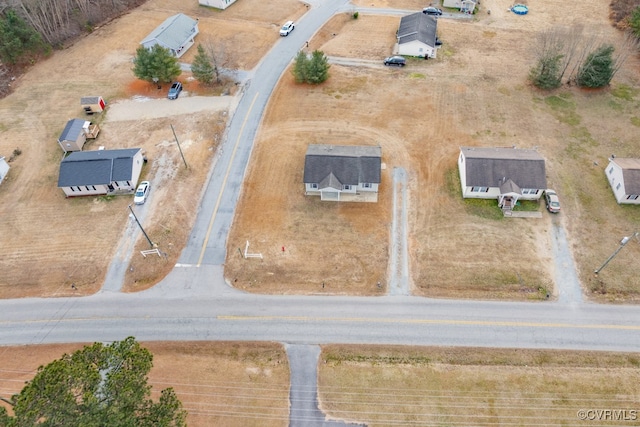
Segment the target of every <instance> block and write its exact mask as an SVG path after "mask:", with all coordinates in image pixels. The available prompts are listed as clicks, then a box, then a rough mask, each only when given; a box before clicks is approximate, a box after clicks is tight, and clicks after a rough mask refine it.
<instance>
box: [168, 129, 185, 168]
mask: <svg viewBox="0 0 640 427" xmlns="http://www.w3.org/2000/svg"><path fill="white" fill-rule="evenodd" d="M169 126H171V131H172V132H173V137H174V138H175V139H176V144H178V150H180V156H182V161H183V162H184V166H185V167H186V168H187V169H189V165H187V161H186V160H185V159H184V154H182V148H181V147H180V141H178V137H177V136H176V131H175V129H174V128H173V125H169Z"/></svg>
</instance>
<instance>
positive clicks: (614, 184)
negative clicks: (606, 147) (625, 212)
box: [604, 160, 640, 205]
mask: <svg viewBox="0 0 640 427" xmlns="http://www.w3.org/2000/svg"><path fill="white" fill-rule="evenodd" d="M604 173H605V175H606V176H607V180H608V181H609V185H610V186H611V190H612V191H613V196H614V197H615V198H616V202H618V203H619V204H625V205H640V198H638V199H629V198H627V197H628V196H630V194H628V193H627V189H626V188H625V185H624V175H623V171H622V168H621V167H620V165H618V164H617V163H616V162H615V161H612V160H611V161H609V164H608V165H607V168H606V169H605V171H604Z"/></svg>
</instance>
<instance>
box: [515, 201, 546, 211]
mask: <svg viewBox="0 0 640 427" xmlns="http://www.w3.org/2000/svg"><path fill="white" fill-rule="evenodd" d="M538 210H540V202H539V201H537V200H518V202H517V203H516V207H515V208H514V211H523V212H536V211H538Z"/></svg>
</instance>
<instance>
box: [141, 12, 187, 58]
mask: <svg viewBox="0 0 640 427" xmlns="http://www.w3.org/2000/svg"><path fill="white" fill-rule="evenodd" d="M198 33H199V30H198V20H197V19H193V18H190V17H188V16H187V15H185V14H183V13H179V14H177V15H173V16H170V17H169V18H167V19H166V20H165V21H164V22H163V23H162V24H160V26H159V27H158V28H156V29H155V30H153V31H152V32H151V34H149V35H148V36H147V37H145V39H144V40H142V41H141V42H140V44H141V45H142V46H144V47H146V48H147V49H151V48H152V47H153V46H155V45H157V44H158V45H160V46H162V47H164V48H167V49H169V51H170V52H171V54H172V55H173V56H175V57H176V58H180V57H181V56H182V55H184V53H185V52H186V51H187V50H188V49H189V48H190V47H191V46H193V44H194V43H195V42H194V39H195V37H196V35H198Z"/></svg>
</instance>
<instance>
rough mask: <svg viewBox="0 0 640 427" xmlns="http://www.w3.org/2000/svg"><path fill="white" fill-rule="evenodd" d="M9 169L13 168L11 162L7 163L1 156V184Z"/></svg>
mask: <svg viewBox="0 0 640 427" xmlns="http://www.w3.org/2000/svg"><path fill="white" fill-rule="evenodd" d="M9 169H11V168H10V167H9V163H7V161H6V160H5V159H4V157H3V156H0V184H2V181H3V180H4V177H5V176H7V174H8V173H9Z"/></svg>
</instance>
